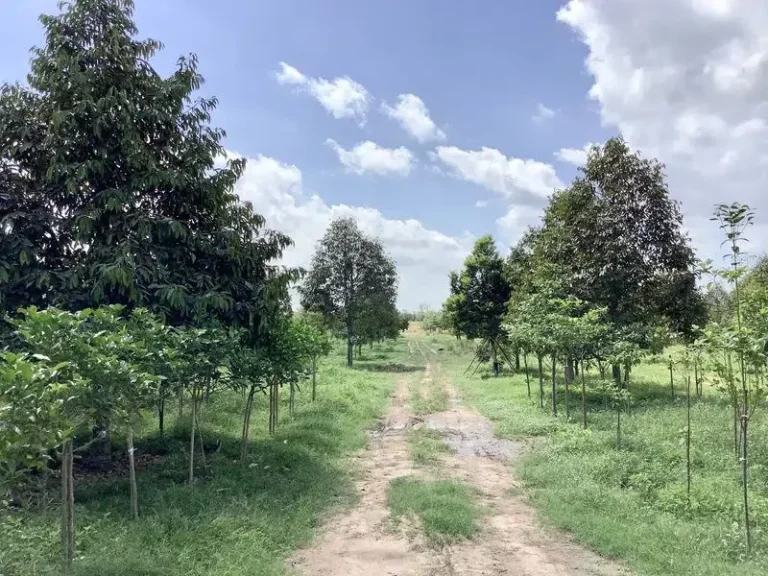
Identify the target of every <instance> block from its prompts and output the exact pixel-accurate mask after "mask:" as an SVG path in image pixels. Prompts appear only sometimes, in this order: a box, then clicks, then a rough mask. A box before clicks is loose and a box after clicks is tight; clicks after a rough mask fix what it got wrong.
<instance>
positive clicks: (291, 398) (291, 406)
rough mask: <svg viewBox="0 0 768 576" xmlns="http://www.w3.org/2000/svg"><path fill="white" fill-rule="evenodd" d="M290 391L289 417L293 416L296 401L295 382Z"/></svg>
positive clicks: (291, 384)
mask: <svg viewBox="0 0 768 576" xmlns="http://www.w3.org/2000/svg"><path fill="white" fill-rule="evenodd" d="M289 386H290V389H289V392H288V415H289V416H291V417H292V416H293V405H294V402H295V401H296V388H295V385H294V383H293V382H291V383H290V385H289Z"/></svg>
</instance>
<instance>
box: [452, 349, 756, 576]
mask: <svg viewBox="0 0 768 576" xmlns="http://www.w3.org/2000/svg"><path fill="white" fill-rule="evenodd" d="M443 338H444V340H445V341H446V342H447V341H449V339H448V337H443ZM470 360H471V354H468V353H466V351H462V350H458V351H455V352H449V351H448V350H446V351H445V352H444V353H443V354H442V364H443V369H444V371H446V372H448V373H449V374H450V375H451V377H452V379H453V381H454V383H455V385H456V386H457V387H458V388H459V390H460V391H461V393H462V395H463V396H464V398H465V399H466V400H467V401H468V402H469V403H470V404H471V405H473V406H475V407H476V408H477V409H478V410H479V411H480V412H481V413H483V414H484V415H486V416H487V417H488V418H489V419H491V420H492V421H493V422H494V424H495V427H496V432H497V434H498V435H499V436H501V437H507V438H521V437H531V436H537V437H540V440H539V441H537V442H534V443H533V444H532V446H533V447H532V449H531V451H530V452H529V453H528V454H527V455H526V456H524V457H521V458H520V459H519V461H518V462H517V463H516V471H517V474H518V476H519V477H520V478H521V479H522V480H523V481H524V482H525V484H526V493H527V494H528V495H529V496H530V498H531V502H532V503H533V505H534V506H535V507H536V508H537V509H538V510H540V511H541V512H542V513H543V516H544V517H545V518H546V519H547V520H548V521H549V522H551V523H553V524H554V525H556V526H559V527H561V528H564V529H566V530H568V531H570V532H572V533H573V534H574V535H575V537H576V538H577V539H578V540H580V541H581V542H583V543H585V544H587V545H588V546H590V547H592V548H594V549H595V550H597V551H599V552H601V553H602V554H604V555H606V556H609V557H614V558H618V559H621V560H623V561H624V562H625V563H626V564H627V565H628V566H629V567H630V568H632V569H633V570H635V571H636V573H637V574H649V575H654V576H657V575H658V576H662V575H670V576H671V575H673V574H674V575H676V576H716V575H721V574H729V575H733V576H747V575H749V576H751V575H757V574H766V573H768V443H766V442H764V441H763V440H764V439H765V438H766V437H768V408H767V407H760V408H758V410H757V412H756V414H755V416H754V417H753V419H752V421H751V432H750V435H751V438H752V442H751V446H752V451H751V455H750V461H751V467H750V500H751V506H752V515H753V520H754V522H755V524H756V526H755V528H754V529H753V545H754V551H753V553H752V555H751V556H749V557H747V555H746V553H745V548H744V544H743V540H744V538H743V530H742V529H741V528H740V527H741V526H742V508H741V486H740V482H739V470H738V463H737V461H736V458H735V457H734V455H733V439H732V428H731V426H732V421H731V412H730V408H729V407H728V406H727V404H725V402H724V401H723V400H722V398H721V397H720V396H719V395H718V394H717V393H716V392H715V391H714V390H712V389H710V388H708V387H705V395H704V398H703V399H702V400H700V401H694V407H693V411H692V437H693V440H692V458H693V486H692V493H691V500H690V505H689V503H688V498H687V494H686V482H685V478H686V471H685V445H684V444H683V443H682V439H683V434H682V431H683V430H684V429H685V426H686V423H685V396H684V394H685V391H684V389H683V387H682V378H681V377H680V375H677V376H676V377H677V379H678V381H677V383H676V384H677V397H676V399H675V400H672V398H671V392H670V389H669V372H668V370H667V368H666V366H665V365H664V364H649V365H643V366H638V367H637V368H636V369H635V370H633V373H632V382H631V383H630V389H631V393H632V395H633V398H634V401H633V407H632V413H631V414H629V415H627V414H623V415H622V422H623V446H622V449H621V450H616V447H615V434H616V432H615V427H616V418H615V413H614V412H612V411H611V410H610V409H606V408H604V407H603V399H602V396H601V395H600V393H599V392H598V391H597V390H596V389H595V388H594V382H595V380H596V379H597V376H596V375H595V374H591V376H590V379H591V382H593V384H592V390H590V392H589V393H588V412H589V429H588V430H586V431H585V430H583V428H582V425H581V421H580V418H581V397H580V388H579V387H578V386H574V387H572V388H571V421H570V422H568V421H566V419H565V417H564V412H565V406H564V401H565V398H564V393H565V389H564V386H563V383H562V382H560V383H559V386H558V395H559V417H558V418H554V417H553V416H552V415H551V402H550V400H549V396H550V390H551V382H548V381H547V380H546V379H545V392H546V394H547V406H546V408H545V409H544V410H542V409H541V408H539V406H538V380H537V376H536V373H535V370H533V371H532V372H533V373H532V379H531V387H532V393H533V398H532V399H530V400H529V399H528V397H527V390H526V383H525V376H524V374H516V375H514V376H509V375H508V374H505V375H503V376H501V377H499V378H492V377H491V378H487V377H486V376H487V370H486V372H485V373H483V374H476V375H475V376H474V377H471V376H470V375H464V370H465V368H466V366H467V365H468V364H469V361H470ZM534 366H535V363H534V362H531V368H533V367H534ZM546 369H547V367H546V366H545V370H546Z"/></svg>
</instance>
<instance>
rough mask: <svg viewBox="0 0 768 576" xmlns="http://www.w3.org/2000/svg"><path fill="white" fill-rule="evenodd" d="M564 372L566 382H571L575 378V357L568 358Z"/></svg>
mask: <svg viewBox="0 0 768 576" xmlns="http://www.w3.org/2000/svg"><path fill="white" fill-rule="evenodd" d="M563 373H564V375H565V383H566V384H570V383H571V382H573V380H574V373H575V370H574V367H573V358H568V360H567V361H566V363H565V366H563Z"/></svg>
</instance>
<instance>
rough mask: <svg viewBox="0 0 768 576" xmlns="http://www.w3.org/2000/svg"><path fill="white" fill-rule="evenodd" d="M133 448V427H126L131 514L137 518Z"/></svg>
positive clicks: (136, 489)
mask: <svg viewBox="0 0 768 576" xmlns="http://www.w3.org/2000/svg"><path fill="white" fill-rule="evenodd" d="M133 452H134V449H133V427H130V428H128V473H129V477H130V481H131V514H132V515H133V519H134V520H138V519H139V487H138V485H137V484H136V458H135V457H134V453H133Z"/></svg>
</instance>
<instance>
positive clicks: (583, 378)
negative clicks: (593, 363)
mask: <svg viewBox="0 0 768 576" xmlns="http://www.w3.org/2000/svg"><path fill="white" fill-rule="evenodd" d="M581 411H582V413H583V415H584V430H586V429H587V382H586V376H585V375H584V360H582V361H581Z"/></svg>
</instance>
